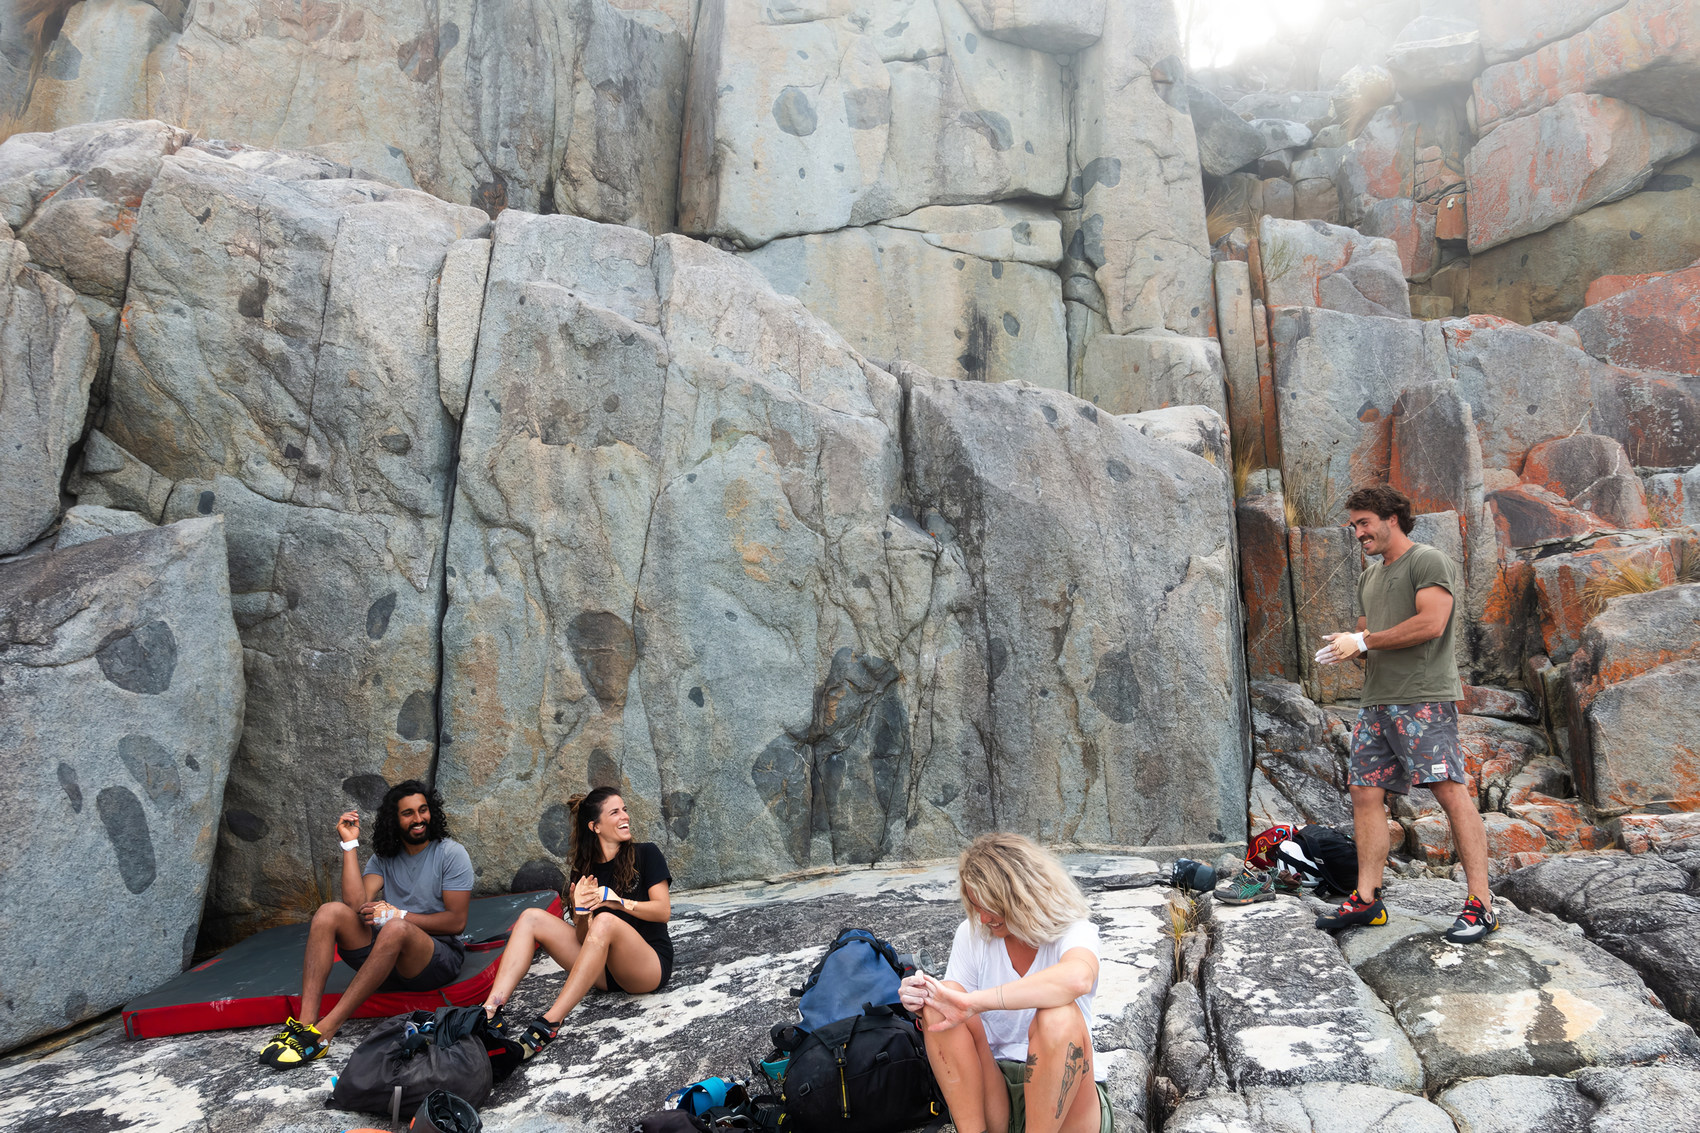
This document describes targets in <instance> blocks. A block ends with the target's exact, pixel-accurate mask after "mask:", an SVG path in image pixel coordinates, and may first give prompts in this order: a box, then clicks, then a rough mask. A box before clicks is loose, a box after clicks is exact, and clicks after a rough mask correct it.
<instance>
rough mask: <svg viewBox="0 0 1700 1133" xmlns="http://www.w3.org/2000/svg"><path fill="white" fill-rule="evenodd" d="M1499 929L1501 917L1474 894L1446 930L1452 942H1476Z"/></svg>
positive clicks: (1448, 938)
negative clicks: (1494, 913) (1495, 914)
mask: <svg viewBox="0 0 1700 1133" xmlns="http://www.w3.org/2000/svg"><path fill="white" fill-rule="evenodd" d="M1498 931H1499V918H1498V917H1496V916H1494V915H1493V912H1492V911H1491V910H1489V909H1488V907H1487V906H1486V905H1484V904H1482V903H1481V900H1480V899H1479V898H1477V897H1476V896H1475V895H1474V894H1471V896H1470V899H1469V900H1468V901H1465V902H1464V911H1463V912H1461V913H1459V914H1458V919H1457V920H1455V921H1453V922H1452V927H1451V928H1449V929H1447V930H1446V940H1447V941H1448V942H1449V943H1452V944H1474V943H1475V942H1476V941H1478V940H1481V939H1483V938H1485V937H1486V936H1487V934H1488V933H1490V932H1498Z"/></svg>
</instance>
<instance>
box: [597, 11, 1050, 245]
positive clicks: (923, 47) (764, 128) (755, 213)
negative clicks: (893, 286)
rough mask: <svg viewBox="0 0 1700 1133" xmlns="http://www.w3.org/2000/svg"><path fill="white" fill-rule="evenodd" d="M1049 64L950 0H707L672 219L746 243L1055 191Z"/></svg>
mask: <svg viewBox="0 0 1700 1133" xmlns="http://www.w3.org/2000/svg"><path fill="white" fill-rule="evenodd" d="M1062 74H1063V72H1062V66H1061V64H1060V63H1059V62H1058V61H1057V59H1056V57H1055V56H1053V55H1051V54H1048V53H1046V52H1042V51H1035V50H1031V49H1029V48H1025V47H1019V46H1017V45H1015V44H1013V43H1007V42H1004V41H1002V40H999V39H993V38H990V37H986V38H981V34H980V29H979V28H978V27H977V26H976V25H975V23H974V21H973V19H972V18H970V16H969V13H968V11H967V10H966V9H965V8H964V7H963V5H962V3H961V2H960V0H943V2H942V3H939V4H937V5H936V6H935V5H933V4H926V5H916V6H905V7H904V8H903V9H902V11H899V10H897V9H896V8H895V7H894V8H893V10H892V11H891V12H890V13H889V14H888V16H887V17H886V18H885V19H882V20H876V21H870V19H869V17H868V16H867V15H866V14H864V13H862V12H860V11H851V10H850V9H848V8H842V7H839V6H833V5H828V6H821V7H807V8H798V7H795V6H779V7H773V6H764V5H752V4H747V3H741V2H739V0H708V2H706V3H704V4H703V5H702V7H701V10H700V13H699V16H698V21H697V30H696V42H695V45H694V49H693V56H692V65H691V75H690V82H689V86H688V90H687V93H686V106H685V127H684V135H683V141H684V152H683V156H682V157H681V159H680V160H681V165H682V168H681V172H680V182H679V183H680V187H681V190H682V192H681V196H680V200H679V228H680V229H681V230H682V231H685V232H690V233H693V234H698V235H714V236H721V237H724V238H726V239H729V240H732V241H734V242H736V243H738V244H741V245H744V246H746V247H754V246H756V245H759V244H763V243H765V242H767V241H768V240H771V239H774V238H775V237H778V236H789V235H797V234H800V233H806V232H830V231H833V230H834V229H838V228H843V227H845V226H846V225H861V224H868V223H871V222H873V221H878V220H883V219H885V218H887V217H893V216H902V215H904V214H906V213H910V212H913V211H915V210H916V209H918V208H921V207H922V206H925V205H933V204H961V203H965V202H973V201H997V200H1005V199H1011V198H1017V197H1041V198H1049V197H1057V196H1059V195H1061V193H1062V190H1063V182H1064V181H1065V179H1066V177H1067V170H1068V142H1069V137H1068V133H1069V130H1068V99H1067V97H1066V96H1065V93H1064V89H1063V80H1062ZM597 219H601V218H597Z"/></svg>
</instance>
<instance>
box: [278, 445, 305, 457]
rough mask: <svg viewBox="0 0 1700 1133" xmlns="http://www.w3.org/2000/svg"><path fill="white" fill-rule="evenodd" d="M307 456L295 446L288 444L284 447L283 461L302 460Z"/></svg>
mask: <svg viewBox="0 0 1700 1133" xmlns="http://www.w3.org/2000/svg"><path fill="white" fill-rule="evenodd" d="M306 455H307V454H306V453H304V452H302V451H301V450H300V449H299V448H297V447H296V446H295V445H292V444H286V445H284V446H283V459H285V460H300V459H301V458H302V457H304V456H306Z"/></svg>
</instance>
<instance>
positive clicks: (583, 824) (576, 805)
mask: <svg viewBox="0 0 1700 1133" xmlns="http://www.w3.org/2000/svg"><path fill="white" fill-rule="evenodd" d="M619 797H620V792H619V791H616V790H615V789H614V788H613V787H598V788H596V790H594V791H592V792H590V793H589V794H588V795H574V796H573V797H572V798H570V799H568V800H567V805H568V806H570V807H572V811H573V864H572V876H571V879H570V880H571V881H575V882H576V881H577V880H578V879H579V878H581V877H584V876H586V875H587V874H588V875H592V876H594V875H595V873H596V867H597V866H599V865H601V864H602V843H601V840H600V839H598V838H597V837H596V835H595V834H592V833H591V831H590V824H591V823H592V822H596V821H597V820H599V819H600V818H601V817H602V808H603V807H604V806H605V805H606V804H607V802H608V800H609V799H617V798H619ZM637 880H638V875H637V848H636V847H635V846H634V845H633V844H632V843H631V842H622V843H621V844H620V848H619V849H618V850H616V851H614V885H613V887H612V888H613V889H614V891H615V892H616V893H618V894H620V895H621V896H622V897H628V896H630V895H631V893H632V890H633V889H634V888H635V887H636V885H637ZM647 896H648V894H647V893H645V894H641V895H640V899H641V897H647Z"/></svg>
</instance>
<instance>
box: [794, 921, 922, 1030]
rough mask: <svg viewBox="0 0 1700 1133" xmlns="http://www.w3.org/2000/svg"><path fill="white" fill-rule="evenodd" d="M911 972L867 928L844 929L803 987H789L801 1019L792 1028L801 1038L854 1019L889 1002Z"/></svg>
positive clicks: (900, 958)
mask: <svg viewBox="0 0 1700 1133" xmlns="http://www.w3.org/2000/svg"><path fill="white" fill-rule="evenodd" d="M914 970H915V968H914V965H912V964H907V963H905V962H904V959H903V958H902V957H900V956H898V954H897V950H896V949H895V948H893V947H892V946H891V945H890V944H888V943H887V942H886V941H884V940H881V939H880V938H879V937H877V936H875V935H874V934H873V933H872V932H869V931H868V930H867V929H865V928H847V929H845V930H844V931H843V932H841V933H839V934H838V939H836V940H834V941H833V942H832V947H830V948H828V949H827V950H826V955H825V956H822V957H821V961H820V963H818V964H816V965H815V969H814V971H812V972H810V973H809V978H808V980H807V981H806V982H805V983H804V984H803V986H802V987H794V988H792V989H791V994H792V995H794V996H796V997H797V1010H798V1011H799V1012H800V1013H801V1014H802V1016H803V1019H802V1022H800V1023H798V1024H797V1030H799V1031H801V1032H803V1033H805V1034H806V1033H808V1032H811V1031H816V1030H819V1029H820V1028H821V1027H824V1026H826V1025H827V1024H828V1023H836V1022H838V1021H839V1020H840V1019H848V1018H850V1017H851V1016H853V1015H860V1014H862V1009H863V1008H864V1007H886V1006H889V1005H891V1004H895V1003H896V1002H897V1001H898V999H897V991H898V984H899V983H901V982H902V980H903V977H904V976H906V975H908V974H909V973H910V972H913V971H914Z"/></svg>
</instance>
